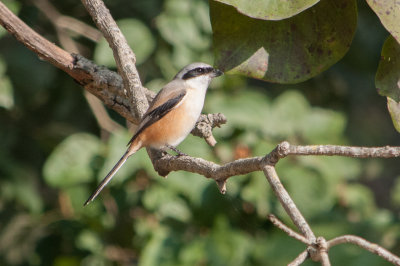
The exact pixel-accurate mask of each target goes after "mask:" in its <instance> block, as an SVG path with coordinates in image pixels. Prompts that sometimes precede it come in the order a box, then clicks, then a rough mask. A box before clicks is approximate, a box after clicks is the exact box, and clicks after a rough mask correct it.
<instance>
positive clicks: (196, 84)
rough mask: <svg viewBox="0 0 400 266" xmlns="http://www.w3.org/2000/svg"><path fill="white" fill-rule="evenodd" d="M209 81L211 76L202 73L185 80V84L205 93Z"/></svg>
mask: <svg viewBox="0 0 400 266" xmlns="http://www.w3.org/2000/svg"><path fill="white" fill-rule="evenodd" d="M210 83H211V78H210V77H209V76H207V75H203V76H198V77H195V78H191V79H188V80H186V84H187V85H189V87H191V88H193V89H195V90H199V92H200V91H201V92H202V93H204V94H205V93H206V91H207V88H208V86H209V85H210Z"/></svg>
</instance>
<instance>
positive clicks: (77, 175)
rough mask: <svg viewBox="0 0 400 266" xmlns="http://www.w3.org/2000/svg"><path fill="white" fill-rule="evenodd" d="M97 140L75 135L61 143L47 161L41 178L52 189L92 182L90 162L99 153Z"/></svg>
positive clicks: (83, 135) (79, 134)
mask: <svg viewBox="0 0 400 266" xmlns="http://www.w3.org/2000/svg"><path fill="white" fill-rule="evenodd" d="M100 145H101V142H100V140H99V139H98V138H96V137H94V136H92V135H89V134H86V133H77V134H74V135H71V136H69V137H68V138H66V139H65V140H64V141H63V142H61V143H60V144H59V145H58V146H57V148H56V149H55V150H54V151H53V152H52V154H51V155H50V156H49V158H48V159H47V161H46V163H45V165H44V167H43V176H44V179H45V181H46V183H47V184H49V185H50V186H53V187H62V188H63V187H69V186H71V185H75V184H79V183H82V182H87V181H90V180H92V178H93V176H94V173H93V169H92V167H91V165H90V162H91V161H92V160H93V159H94V156H97V155H98V153H99V149H100Z"/></svg>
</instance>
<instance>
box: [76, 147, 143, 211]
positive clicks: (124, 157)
mask: <svg viewBox="0 0 400 266" xmlns="http://www.w3.org/2000/svg"><path fill="white" fill-rule="evenodd" d="M138 146H139V147H138ZM140 148H141V147H140V145H133V143H132V144H131V146H130V147H129V148H128V149H127V150H126V152H125V153H124V155H122V157H121V159H119V161H118V162H117V163H116V164H115V165H114V167H113V168H112V169H111V171H110V172H109V173H108V174H107V176H106V177H105V178H104V179H103V181H101V183H100V185H99V186H98V187H97V188H96V190H95V191H94V192H93V193H92V195H90V197H89V198H88V199H87V201H86V202H85V204H83V206H86V205H88V204H89V203H90V202H92V201H93V200H94V199H95V198H96V197H97V196H98V195H99V194H100V192H101V191H102V190H103V188H104V187H105V186H106V185H107V184H108V182H110V181H111V179H112V178H113V177H114V175H115V174H116V173H117V172H118V170H119V168H121V166H122V165H123V164H124V163H125V162H126V160H127V159H128V157H129V156H131V155H132V154H134V153H135V152H136V151H137V150H138V149H140Z"/></svg>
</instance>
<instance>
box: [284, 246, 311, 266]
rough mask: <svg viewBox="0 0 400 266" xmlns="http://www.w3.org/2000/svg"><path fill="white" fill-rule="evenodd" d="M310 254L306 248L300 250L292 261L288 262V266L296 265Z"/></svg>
mask: <svg viewBox="0 0 400 266" xmlns="http://www.w3.org/2000/svg"><path fill="white" fill-rule="evenodd" d="M309 257H310V255H309V254H308V250H307V249H306V250H304V251H303V252H301V253H300V254H299V255H298V256H297V257H296V258H295V259H294V260H293V261H292V262H290V263H289V264H288V266H298V265H300V264H302V263H303V262H305V261H306V259H308V258H309Z"/></svg>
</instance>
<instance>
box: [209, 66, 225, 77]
mask: <svg viewBox="0 0 400 266" xmlns="http://www.w3.org/2000/svg"><path fill="white" fill-rule="evenodd" d="M223 74H224V72H222V71H221V70H219V69H216V68H214V70H213V71H212V76H213V78H215V77H219V76H221V75H223Z"/></svg>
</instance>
